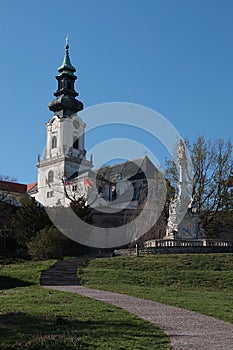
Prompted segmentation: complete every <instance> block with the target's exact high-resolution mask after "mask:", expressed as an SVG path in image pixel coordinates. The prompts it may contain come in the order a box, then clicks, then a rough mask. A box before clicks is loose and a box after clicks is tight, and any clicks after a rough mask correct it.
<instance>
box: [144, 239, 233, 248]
mask: <svg viewBox="0 0 233 350" xmlns="http://www.w3.org/2000/svg"><path fill="white" fill-rule="evenodd" d="M232 246H233V242H232V241H221V240H218V239H200V240H178V239H177V240H176V239H166V240H165V239H153V240H150V241H146V242H145V243H144V247H145V248H157V247H158V248H159V247H232Z"/></svg>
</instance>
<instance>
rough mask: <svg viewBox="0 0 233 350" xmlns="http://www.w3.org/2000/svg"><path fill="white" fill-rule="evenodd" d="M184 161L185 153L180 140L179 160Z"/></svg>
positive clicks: (183, 145)
mask: <svg viewBox="0 0 233 350" xmlns="http://www.w3.org/2000/svg"><path fill="white" fill-rule="evenodd" d="M185 159H186V152H185V144H184V142H183V141H182V140H180V143H179V160H185Z"/></svg>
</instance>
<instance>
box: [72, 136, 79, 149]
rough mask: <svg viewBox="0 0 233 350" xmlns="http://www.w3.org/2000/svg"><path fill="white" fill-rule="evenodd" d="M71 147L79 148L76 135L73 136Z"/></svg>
mask: <svg viewBox="0 0 233 350" xmlns="http://www.w3.org/2000/svg"><path fill="white" fill-rule="evenodd" d="M73 148H74V149H79V140H78V138H77V136H75V137H74V142H73Z"/></svg>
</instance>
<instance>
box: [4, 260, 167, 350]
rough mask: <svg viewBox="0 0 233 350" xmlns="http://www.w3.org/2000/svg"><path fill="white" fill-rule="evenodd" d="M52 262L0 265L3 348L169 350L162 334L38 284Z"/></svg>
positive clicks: (95, 303)
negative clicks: (42, 272) (41, 273)
mask: <svg viewBox="0 0 233 350" xmlns="http://www.w3.org/2000/svg"><path fill="white" fill-rule="evenodd" d="M53 263H54V261H45V262H21V263H13V264H7V265H1V276H0V295H1V304H0V349H1V350H13V349H14V350H16V349H17V350H45V349H46V350H58V349H62V350H78V349H87V350H88V349H89V350H94V349H98V350H112V349H114V350H115V349H118V350H119V349H121V350H124V349H125V350H139V349H140V350H142V349H147V350H149V349H153V350H154V349H157V350H168V349H170V342H169V339H168V337H167V336H165V335H164V333H163V332H161V331H160V330H158V329H157V328H156V327H155V326H154V325H152V324H150V323H148V322H145V321H143V320H141V319H139V318H137V317H136V316H133V315H131V314H129V313H127V312H126V311H123V310H121V309H119V308H116V307H113V306H110V305H107V304H104V303H102V302H99V301H95V300H91V299H89V298H84V297H82V296H79V295H75V294H72V293H64V292H59V291H49V290H47V289H44V288H41V287H40V286H39V285H38V281H39V275H40V271H41V270H42V269H46V268H48V267H49V266H50V265H51V264H53Z"/></svg>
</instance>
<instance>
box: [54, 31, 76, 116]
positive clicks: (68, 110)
mask: <svg viewBox="0 0 233 350" xmlns="http://www.w3.org/2000/svg"><path fill="white" fill-rule="evenodd" d="M58 72H59V75H57V76H56V79H57V82H58V88H57V91H56V92H55V93H54V96H55V97H56V99H55V100H53V101H51V102H50V103H49V105H48V107H49V109H50V111H53V112H54V114H56V115H57V116H58V117H59V118H67V117H69V116H71V115H72V114H74V113H77V112H79V111H81V110H82V109H83V103H82V102H81V101H79V100H78V99H76V97H77V96H78V92H76V91H75V88H74V83H75V80H76V79H77V76H76V75H75V74H74V73H75V72H76V69H75V67H73V66H72V64H71V61H70V57H69V43H68V36H67V37H66V46H65V56H64V59H63V63H62V65H61V66H60V67H59V68H58Z"/></svg>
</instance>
